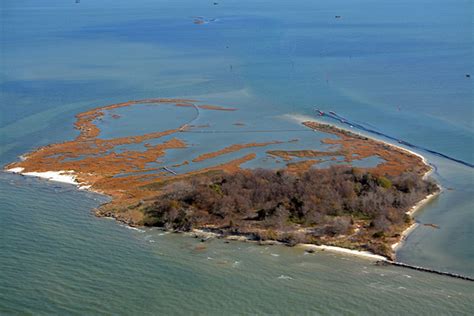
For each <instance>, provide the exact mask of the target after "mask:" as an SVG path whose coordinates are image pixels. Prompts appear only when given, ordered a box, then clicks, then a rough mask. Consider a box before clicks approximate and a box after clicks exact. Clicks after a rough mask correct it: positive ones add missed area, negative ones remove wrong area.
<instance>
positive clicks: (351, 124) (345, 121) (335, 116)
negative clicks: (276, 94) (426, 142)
mask: <svg viewBox="0 0 474 316" xmlns="http://www.w3.org/2000/svg"><path fill="white" fill-rule="evenodd" d="M317 112H318V113H319V115H320V116H323V117H327V118H330V119H332V120H335V121H338V122H340V123H342V124H345V125H348V126H349V127H351V128H357V129H359V130H362V131H365V132H369V133H371V134H374V135H378V136H382V137H385V138H388V139H390V140H393V141H396V142H398V143H399V144H402V145H405V146H407V147H410V148H414V149H419V150H423V151H425V152H428V153H430V154H433V155H436V156H439V157H443V158H445V159H448V160H451V161H454V162H457V163H459V164H462V165H464V166H467V167H470V168H474V164H472V163H470V162H467V161H464V160H460V159H457V158H454V157H451V156H448V155H445V154H443V153H441V152H438V151H435V150H432V149H429V148H426V147H423V146H419V145H415V144H412V143H410V142H407V141H404V140H402V139H399V138H397V137H393V136H390V135H387V134H385V133H383V132H380V131H378V130H376V129H374V128H371V127H369V126H365V125H363V124H361V123H357V122H354V121H351V120H349V119H347V118H345V117H343V116H341V115H339V114H337V113H335V112H332V111H330V112H328V113H326V112H322V111H319V110H317Z"/></svg>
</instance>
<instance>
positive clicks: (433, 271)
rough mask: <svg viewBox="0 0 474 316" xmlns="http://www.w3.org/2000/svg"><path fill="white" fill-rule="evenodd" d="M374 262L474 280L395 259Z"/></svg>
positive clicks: (473, 279)
mask: <svg viewBox="0 0 474 316" xmlns="http://www.w3.org/2000/svg"><path fill="white" fill-rule="evenodd" d="M375 264H376V265H379V266H384V265H392V266H397V267H403V268H407V269H412V270H417V271H424V272H429V273H434V274H439V275H445V276H449V277H453V278H457V279H462V280H466V281H474V278H472V277H470V276H466V275H462V274H457V273H452V272H446V271H439V270H435V269H430V268H425V267H420V266H415V265H411V264H406V263H403V262H397V261H391V260H379V261H377V262H376V263H375Z"/></svg>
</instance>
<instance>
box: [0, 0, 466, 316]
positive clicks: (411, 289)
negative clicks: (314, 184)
mask: <svg viewBox="0 0 474 316" xmlns="http://www.w3.org/2000/svg"><path fill="white" fill-rule="evenodd" d="M218 2H219V4H218V5H215V6H214V5H212V2H205V1H200V2H198V1H191V0H177V1H172V2H168V1H166V2H165V1H158V2H157V1H151V0H142V1H134V2H131V1H125V0H115V1H101V2H97V1H86V0H82V1H81V3H79V4H75V3H74V1H63V2H61V3H59V2H57V1H52V0H45V1H41V3H38V1H33V0H26V1H13V0H6V1H2V3H1V4H0V6H1V7H2V28H3V29H2V31H1V33H0V40H1V43H0V45H1V47H2V49H1V54H2V61H1V63H2V68H1V77H0V91H1V94H0V107H1V108H0V113H1V115H0V162H1V163H2V164H5V163H8V162H10V161H14V160H16V159H18V158H17V157H18V156H19V155H21V154H23V153H25V152H27V151H29V150H32V149H33V148H35V147H36V146H40V145H45V144H49V143H52V142H58V141H63V140H65V139H70V138H72V137H74V136H75V135H77V132H76V131H74V130H73V128H72V126H73V122H74V114H76V113H78V112H81V111H84V110H86V109H91V108H94V107H97V106H102V105H107V104H112V103H116V102H123V101H127V100H134V99H144V98H151V97H174V98H196V99H198V100H200V101H202V102H205V104H216V105H221V106H227V107H235V108H238V111H236V112H235V113H234V112H232V113H229V112H218V111H202V116H200V117H199V120H198V121H196V122H195V123H196V125H198V124H207V123H209V122H211V121H212V122H213V124H212V126H210V127H209V128H207V130H214V131H232V132H235V131H242V129H244V130H260V129H263V128H265V129H269V130H274V131H275V130H280V131H279V132H276V131H275V132H272V133H264V134H257V133H253V134H252V133H235V135H234V134H231V133H227V134H225V136H220V134H217V133H216V134H215V135H214V137H213V138H212V139H213V142H212V143H209V142H206V141H204V140H205V139H208V138H205V137H203V136H202V135H200V134H191V133H190V134H189V135H184V136H183V137H185V138H186V139H187V142H188V143H189V144H194V145H195V146H190V147H189V148H186V149H185V150H183V151H180V150H176V151H175V152H173V153H172V155H170V156H169V157H173V158H174V159H176V160H177V161H176V162H181V160H183V159H188V158H189V157H193V156H195V155H198V154H200V151H204V152H207V151H210V149H211V148H213V149H215V148H216V146H218V147H219V148H220V147H225V146H226V145H228V139H229V138H232V137H234V139H235V143H242V142H244V141H245V142H247V141H269V140H291V139H293V138H299V139H300V143H291V146H294V148H295V149H297V148H306V146H308V145H311V146H313V144H314V146H319V145H318V143H319V139H321V138H322V137H324V135H321V134H316V133H308V132H300V131H295V132H289V131H286V132H282V131H284V130H287V129H302V128H301V127H300V126H299V125H298V124H297V123H295V122H294V121H292V120H290V119H288V116H286V115H287V114H296V115H313V109H314V106H317V107H318V108H321V109H322V110H325V111H329V110H333V111H336V112H337V113H340V114H342V115H344V116H346V117H348V118H351V119H352V120H355V121H359V122H364V123H366V124H370V125H372V126H374V127H376V128H377V129H378V130H382V131H384V132H385V133H387V134H390V135H394V136H395V137H399V138H401V139H405V140H407V141H410V142H412V143H415V144H421V145H423V146H425V147H428V148H431V149H434V150H437V151H440V152H443V153H446V154H449V155H450V156H453V157H456V158H458V159H462V160H466V161H469V162H471V163H473V162H474V153H473V150H472V148H473V145H474V144H473V113H472V109H473V107H472V101H473V98H472V87H473V86H472V81H471V79H468V78H466V77H465V74H466V73H471V74H472V73H473V70H474V69H473V60H474V56H473V51H472V37H471V34H472V33H471V32H472V12H473V11H472V3H471V1H468V0H466V1H464V0H461V1H456V2H447V1H440V0H435V1H427V0H426V1H425V0H415V1H405V0H404V1H397V2H392V1H372V0H363V1H358V2H357V3H355V2H353V1H348V0H338V1H334V0H332V1H317V2H312V1H303V2H301V3H295V2H291V1H280V0H276V1H275V0H273V1H258V2H255V1H237V0H235V1H234V0H225V1H218ZM335 15H341V19H335V18H334V17H335ZM194 16H203V17H205V18H206V19H207V20H209V21H210V20H211V19H213V18H215V19H216V20H215V21H211V22H210V23H208V24H204V25H196V24H194V23H193V21H194ZM183 115H184V116H185V117H186V115H185V114H184V112H183ZM117 122H118V121H117ZM149 122H150V123H151V124H152V123H153V119H152V118H151V117H150V121H149ZM235 122H243V123H245V126H244V127H240V126H235V125H232V124H233V123H235ZM172 123H173V122H170V121H166V122H165V121H164V122H163V126H165V125H166V124H171V125H170V126H173V125H172ZM147 126H148V125H144V126H141V127H143V128H144V131H145V132H146V131H148V127H147ZM126 128H128V127H126ZM126 128H125V129H124V130H123V132H125V133H126V132H128V131H130V130H131V129H129V130H127V129H126ZM131 128H133V126H131ZM104 130H105V129H104ZM110 132H111V134H110V135H116V134H114V133H115V132H120V130H119V129H110ZM309 134H311V136H309ZM232 135H234V136H232ZM306 135H308V136H306ZM207 137H209V135H207ZM206 146H208V147H206ZM272 146H274V147H275V148H278V146H280V145H272ZM285 146H286V145H285ZM299 146H302V147H299ZM201 147H202V148H201ZM197 148H199V150H198V149H197ZM269 148H271V147H269ZM286 148H288V147H286ZM422 154H423V153H422ZM232 155H234V154H230V155H229V156H228V157H233V156H232ZM426 156H427V158H428V160H429V162H431V163H433V164H435V165H436V167H437V172H436V173H434V174H433V176H434V177H435V178H436V179H437V180H438V181H439V182H440V183H441V184H442V185H443V187H445V188H446V190H445V191H443V193H442V194H441V195H440V196H439V197H438V198H437V199H436V200H434V201H433V202H431V203H430V204H429V205H428V206H427V207H426V208H424V209H423V210H422V211H420V213H419V215H417V219H418V220H419V221H420V222H421V223H433V224H437V225H439V226H440V229H434V228H431V227H429V226H423V225H421V226H420V227H419V228H418V229H416V230H415V231H414V232H413V233H412V234H411V235H410V237H409V238H408V240H407V243H406V244H405V245H404V246H403V247H402V248H401V250H400V251H399V253H398V257H399V259H400V260H402V261H403V262H408V263H413V264H417V265H422V266H427V267H432V268H438V269H442V270H446V271H451V272H457V273H463V274H468V275H471V276H474V270H473V269H474V268H473V267H474V264H473V263H474V248H473V247H472V244H473V241H474V236H473V230H472V227H473V226H474V216H473V215H474V214H473V210H474V199H473V198H472V197H473V190H474V189H473V184H474V183H473V182H474V179H473V177H474V173H473V171H472V169H470V168H467V167H464V166H459V165H457V164H456V163H453V162H449V161H446V160H443V159H442V158H436V157H432V156H430V155H426ZM221 158H222V157H221ZM221 158H219V159H221ZM260 158H261V159H263V157H260ZM219 159H217V160H214V161H212V163H215V162H216V161H218V160H219ZM226 159H227V158H226ZM205 162H206V161H204V162H203V163H205ZM261 162H264V163H267V164H269V165H270V166H275V167H276V166H278V164H277V163H274V162H269V161H261ZM163 163H164V164H168V161H164V162H163ZM208 163H211V161H209V162H208ZM248 167H254V165H252V164H250V163H249V165H248ZM183 170H184V169H183ZM0 188H1V190H0V197H1V206H2V207H0V219H1V220H0V237H1V239H0V251H1V253H2V256H0V267H1V271H2V273H1V274H0V291H1V295H0V313H2V314H12V313H15V312H16V313H22V314H24V313H33V312H37V313H42V314H64V313H67V314H103V313H111V314H132V313H133V314H135V313H137V314H156V313H163V314H171V313H173V314H189V313H197V314H222V313H227V314H245V313H257V314H328V313H337V314H360V313H370V314H380V313H384V314H406V313H409V314H428V313H430V314H468V312H469V310H472V308H473V305H472V301H474V291H473V287H472V286H471V283H470V282H466V281H462V280H456V279H451V278H447V277H441V276H436V275H431V274H427V273H421V272H415V271H411V270H405V269H399V268H394V267H375V266H373V265H371V264H370V263H369V262H368V261H365V260H360V259H356V258H352V257H344V256H341V255H331V254H329V253H322V254H319V253H318V254H314V255H304V253H303V252H302V251H301V250H298V249H290V248H285V247H269V248H265V247H259V246H256V245H253V244H245V243H234V242H232V243H230V244H225V243H223V242H222V241H212V242H210V243H205V244H204V245H205V247H206V249H205V250H196V246H197V245H199V244H200V243H199V241H198V240H195V239H192V238H188V237H183V236H181V235H174V234H165V235H162V232H159V231H156V230H145V231H136V230H130V229H127V228H125V227H122V226H120V225H119V224H117V223H116V222H114V221H112V220H108V219H98V218H95V217H94V216H93V215H92V213H91V209H92V208H94V207H96V206H97V205H98V204H99V203H100V202H103V201H104V198H103V197H98V196H96V195H92V194H90V193H87V192H79V191H77V190H75V189H74V188H73V187H70V186H66V185H58V184H54V183H48V182H45V181H40V180H36V179H29V178H24V177H20V176H15V175H10V174H5V173H2V174H0ZM448 189H449V190H448ZM198 248H199V247H198ZM272 254H273V255H272ZM277 255H278V256H277Z"/></svg>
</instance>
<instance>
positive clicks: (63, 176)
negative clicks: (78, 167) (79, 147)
mask: <svg viewBox="0 0 474 316" xmlns="http://www.w3.org/2000/svg"><path fill="white" fill-rule="evenodd" d="M23 170H24V168H21V167H16V168H10V169H6V170H5V171H6V172H10V173H15V174H21V175H23V176H28V177H35V178H41V179H46V180H49V181H53V182H60V183H67V184H72V185H74V186H76V187H77V188H78V189H79V190H87V189H89V188H90V185H86V184H83V183H80V182H78V181H77V179H76V175H75V172H74V170H60V171H44V172H23Z"/></svg>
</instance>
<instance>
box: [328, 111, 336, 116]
mask: <svg viewBox="0 0 474 316" xmlns="http://www.w3.org/2000/svg"><path fill="white" fill-rule="evenodd" d="M329 114H332V115H337V114H336V112H333V111H329Z"/></svg>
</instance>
